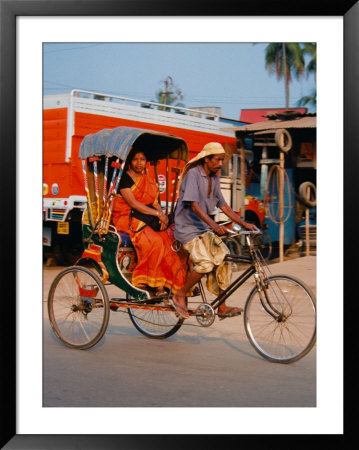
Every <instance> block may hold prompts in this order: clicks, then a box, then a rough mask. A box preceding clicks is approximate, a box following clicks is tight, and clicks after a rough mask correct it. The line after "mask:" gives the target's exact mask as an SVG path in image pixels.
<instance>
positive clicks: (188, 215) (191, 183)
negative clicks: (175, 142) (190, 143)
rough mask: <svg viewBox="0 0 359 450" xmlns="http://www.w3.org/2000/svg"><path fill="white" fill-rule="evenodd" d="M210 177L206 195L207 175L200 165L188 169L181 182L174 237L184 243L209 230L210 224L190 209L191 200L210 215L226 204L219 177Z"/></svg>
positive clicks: (214, 175)
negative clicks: (210, 184)
mask: <svg viewBox="0 0 359 450" xmlns="http://www.w3.org/2000/svg"><path fill="white" fill-rule="evenodd" d="M210 176H211V178H212V189H211V192H210V195H208V182H209V180H208V176H207V175H206V172H205V171H204V169H203V166H202V165H199V166H196V167H193V168H192V169H190V170H189V171H188V172H187V174H186V176H185V177H184V179H183V181H182V183H181V189H180V194H179V198H178V202H177V207H176V213H175V238H176V239H177V240H178V241H179V242H181V243H182V244H186V243H187V242H189V241H191V240H192V239H194V238H195V237H197V236H199V235H201V234H203V233H204V232H205V231H208V230H211V228H210V226H209V225H207V224H206V223H205V222H203V220H201V219H200V218H199V217H198V216H197V214H195V213H194V212H193V211H192V209H191V202H197V203H198V204H199V206H200V207H201V208H202V209H203V211H204V212H205V213H206V214H208V215H212V214H214V212H215V208H216V207H218V208H220V207H221V206H224V205H226V204H227V202H226V201H225V199H224V198H223V195H222V192H221V187H220V182H219V178H218V176H217V175H216V174H211V175H210Z"/></svg>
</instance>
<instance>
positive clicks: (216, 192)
mask: <svg viewBox="0 0 359 450" xmlns="http://www.w3.org/2000/svg"><path fill="white" fill-rule="evenodd" d="M225 157H226V152H225V150H224V148H223V147H222V145H221V144H219V143H218V142H210V143H208V144H206V145H205V146H204V147H203V150H202V151H201V152H200V153H199V154H198V155H197V156H196V157H195V158H193V159H191V160H190V161H189V162H188V163H187V164H186V166H185V167H184V170H183V174H182V179H181V187H180V194H179V199H178V202H177V208H176V213H175V238H176V239H177V240H178V241H179V242H180V243H181V244H182V245H183V248H184V249H185V250H187V251H188V252H189V254H190V258H191V261H192V263H193V271H192V272H191V274H190V275H189V276H188V278H187V280H186V282H185V284H184V286H183V287H182V289H180V290H179V291H178V292H177V293H176V295H174V296H173V303H174V307H175V308H176V311H177V312H178V314H179V315H180V316H182V317H184V318H188V317H189V313H188V310H187V307H186V301H185V296H186V293H187V292H189V291H190V290H191V288H192V287H193V286H194V285H195V284H196V283H198V281H199V280H200V279H201V278H202V277H203V275H205V274H206V275H207V288H208V290H209V291H210V292H212V293H213V294H215V295H218V294H219V293H220V292H221V291H223V290H225V289H226V288H227V287H228V286H229V284H230V280H231V266H230V264H228V263H227V262H225V261H224V258H225V255H226V254H227V253H229V250H228V248H227V246H226V245H225V244H224V243H223V241H222V239H221V238H219V237H218V236H217V235H218V234H219V235H223V234H225V233H226V232H227V229H226V227H225V226H223V225H220V224H218V223H217V222H215V221H214V220H213V219H212V218H211V216H212V215H213V214H214V209H215V208H216V207H218V208H219V209H221V211H222V212H223V213H224V214H225V215H226V216H227V217H228V218H229V219H231V220H232V221H233V222H236V223H238V224H239V225H241V226H242V227H244V228H247V229H249V230H254V229H255V225H253V224H249V223H247V222H244V221H243V220H242V219H241V218H240V217H239V216H238V214H236V213H235V212H234V211H233V210H232V209H231V208H230V207H229V206H228V204H227V203H226V201H225V200H224V198H223V195H222V192H221V189H220V181H219V178H218V176H217V172H218V170H219V169H220V168H221V167H222V165H223V161H224V159H225ZM215 233H216V234H215ZM242 311H243V310H242V308H237V307H233V306H228V305H226V304H225V302H224V303H222V305H221V306H220V307H219V308H218V316H219V317H220V318H221V319H224V318H227V317H234V316H237V315H238V314H241V312H242Z"/></svg>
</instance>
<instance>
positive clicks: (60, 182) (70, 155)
mask: <svg viewBox="0 0 359 450" xmlns="http://www.w3.org/2000/svg"><path fill="white" fill-rule="evenodd" d="M231 123H233V121H231ZM238 123H239V122H237V125H238ZM119 126H129V127H134V128H142V129H149V130H153V131H160V132H165V133H169V134H173V135H176V136H179V137H181V138H183V139H184V140H185V141H186V143H187V145H188V148H189V157H190V158H192V157H194V156H195V155H196V154H197V153H198V152H200V151H201V150H202V148H203V146H204V145H205V144H206V143H208V142H213V141H216V142H220V143H221V144H222V145H223V147H224V148H225V149H226V151H227V152H228V153H230V154H232V155H233V156H232V158H231V159H230V161H229V163H228V164H227V165H226V166H225V167H224V168H223V171H222V173H221V176H220V178H221V187H222V192H223V193H224V196H225V198H226V200H227V202H228V203H229V204H230V205H231V206H232V208H233V209H235V210H236V211H238V210H239V205H240V195H241V189H242V184H241V181H240V178H239V176H238V173H240V171H239V169H238V167H239V159H238V155H237V154H236V149H237V141H236V136H235V132H234V131H233V130H232V129H231V126H229V124H228V122H227V123H226V121H225V120H223V119H222V118H221V116H220V113H219V112H218V111H217V110H216V108H198V109H196V110H194V109H188V108H183V107H173V106H164V105H161V104H157V103H154V102H147V101H143V100H135V99H129V98H126V97H119V96H113V95H107V94H99V93H94V92H89V91H83V90H73V91H71V92H70V93H68V94H59V95H45V96H44V99H43V246H44V257H45V258H49V257H53V258H54V259H55V261H56V262H57V264H60V265H68V264H72V263H73V262H74V261H75V260H76V259H77V257H78V256H79V255H80V254H81V252H82V236H81V219H82V214H83V212H84V209H85V207H86V194H85V189H84V183H83V172H82V167H81V160H80V159H79V157H78V151H79V147H80V144H81V141H82V140H83V138H84V137H85V136H86V135H88V134H90V133H96V132H97V131H100V130H102V129H104V128H116V127H119ZM157 170H158V180H159V190H160V192H164V191H165V189H164V188H165V187H166V185H168V183H172V184H173V183H174V177H175V174H174V171H170V173H168V172H167V173H165V169H164V166H163V167H161V166H159V167H158V169H157ZM166 191H167V192H168V189H166ZM163 195H164V194H163ZM161 200H163V201H165V199H164V198H163V197H161ZM245 204H246V205H245V210H246V213H245V215H246V217H247V219H249V220H251V221H254V222H256V223H257V225H258V226H260V225H261V223H262V221H263V219H264V208H263V204H262V202H260V201H258V200H257V199H255V198H252V197H248V198H246V200H245ZM217 219H218V220H221V219H222V217H221V214H219V213H218V215H217ZM223 219H224V217H223Z"/></svg>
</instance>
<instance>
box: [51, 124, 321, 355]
mask: <svg viewBox="0 0 359 450" xmlns="http://www.w3.org/2000/svg"><path fill="white" fill-rule="evenodd" d="M135 148H141V150H143V151H144V152H145V154H146V157H147V161H148V164H149V168H151V167H152V170H153V172H154V176H155V177H156V178H157V180H158V168H160V169H161V170H164V171H165V173H166V184H165V186H164V183H162V184H161V183H160V182H159V185H160V187H161V188H160V189H159V195H160V199H161V206H162V207H163V209H165V211H166V213H167V214H169V215H170V216H171V215H173V212H174V209H175V204H176V199H177V190H178V184H179V175H180V171H181V169H182V168H183V166H184V164H185V162H186V161H187V160H188V148H187V145H186V143H185V141H184V140H183V139H181V138H179V137H177V136H173V135H169V134H165V133H160V132H153V131H150V130H142V129H135V128H127V127H119V128H115V129H105V130H102V131H99V132H98V133H95V134H91V135H88V136H86V137H85V138H84V139H83V141H82V143H81V146H80V151H79V157H80V158H81V159H82V165H83V175H84V183H85V190H86V193H87V199H88V207H87V209H86V211H85V212H84V215H83V221H82V222H83V242H84V251H83V254H82V256H81V257H80V259H79V260H78V261H77V262H76V264H75V265H74V266H71V267H68V268H65V269H63V270H62V271H61V272H60V273H59V274H58V275H57V276H56V278H55V279H54V281H53V283H52V285H51V287H50V290H49V296H48V313H49V320H50V324H51V327H52V330H53V332H54V333H55V335H56V336H57V338H58V339H59V340H60V341H62V342H63V343H64V344H65V345H67V346H69V347H71V348H77V349H88V348H90V347H93V346H94V345H96V344H97V343H98V342H99V341H100V340H101V339H102V337H103V336H104V334H105V332H106V329H107V326H108V322H109V316H110V311H112V312H115V311H116V312H119V311H122V312H126V313H128V314H129V317H130V319H131V321H132V323H133V325H134V326H135V327H136V329H137V330H138V331H139V332H140V333H142V334H143V335H145V336H146V337H149V338H153V339H163V338H167V337H169V336H172V335H173V334H174V333H176V332H177V331H178V330H179V329H180V328H181V326H182V325H186V323H187V322H186V321H185V319H183V318H182V317H180V316H178V315H177V313H176V311H175V309H174V307H173V305H172V300H171V291H170V292H169V293H168V295H165V296H163V295H161V296H156V295H152V294H150V293H149V292H148V291H146V290H143V289H139V288H137V287H135V286H134V285H133V284H132V283H131V272H132V270H133V267H134V266H135V264H136V252H135V250H134V248H133V246H132V243H131V240H130V238H129V236H128V235H126V234H124V233H119V232H117V230H116V228H115V227H114V226H113V225H111V211H112V206H113V199H114V195H115V193H116V192H117V188H118V184H119V181H120V179H121V175H122V171H123V168H124V166H125V163H126V158H127V156H128V154H129V152H130V150H131V149H135ZM164 187H165V188H166V190H165V191H164V192H161V191H163V188H164ZM170 197H171V198H170ZM258 232H259V230H258ZM228 233H229V234H230V235H232V236H238V235H241V234H242V235H244V238H245V239H246V242H247V245H248V248H249V256H243V255H238V254H228V255H227V256H226V259H227V260H228V261H232V262H233V263H237V264H238V263H244V264H247V265H248V266H249V267H248V268H247V269H246V270H244V271H243V272H242V273H240V275H239V276H238V277H237V278H236V279H235V280H234V281H233V282H232V284H231V285H230V286H229V287H228V288H227V290H226V291H224V292H223V293H221V294H220V295H219V296H217V297H216V298H215V299H214V300H213V301H210V302H208V301H207V299H206V292H205V289H204V287H203V285H202V284H201V282H200V283H199V284H198V287H197V288H196V289H195V292H194V294H193V295H195V296H197V297H199V298H200V300H199V301H198V302H197V303H196V306H195V307H190V306H189V307H188V310H189V312H190V317H194V318H195V320H196V323H197V326H200V327H208V326H210V325H212V324H213V323H214V321H215V318H216V315H217V313H216V311H217V309H218V307H219V306H220V304H221V303H222V302H224V301H225V300H226V299H227V298H228V297H229V296H230V295H232V294H233V293H234V292H235V291H236V290H237V289H238V288H239V287H240V286H241V285H242V284H243V283H245V282H246V281H247V280H248V279H249V278H251V277H252V276H254V280H255V285H254V287H253V289H252V290H251V292H250V294H249V296H248V298H247V301H246V304H245V307H244V326H245V331H246V334H247V337H248V339H249V341H250V342H251V344H252V345H253V347H254V348H255V350H256V351H257V352H258V353H259V354H260V355H261V356H263V357H264V358H266V359H267V360H269V361H273V362H279V363H289V362H294V361H297V360H298V359H300V358H302V357H303V356H304V355H306V354H307V353H308V352H309V351H310V350H311V349H312V347H313V346H314V344H315V340H316V301H315V297H314V294H313V293H312V291H311V290H310V288H309V287H308V286H306V285H305V284H304V283H303V282H302V281H300V280H298V279H296V278H294V277H292V276H287V275H271V274H270V271H269V268H268V266H267V265H266V263H265V261H264V258H263V257H262V256H261V255H260V249H259V248H258V247H256V246H255V245H254V243H253V241H254V237H255V236H256V232H249V231H246V230H241V229H240V227H239V226H237V225H234V226H233V227H232V229H230V228H229V231H228ZM173 250H174V251H180V252H181V251H183V250H181V249H180V246H177V243H176V242H175V241H173ZM182 256H183V258H184V260H185V261H186V264H187V265H188V268H189V267H190V260H189V257H188V255H187V257H186V255H182ZM108 285H113V286H115V287H116V288H118V291H119V293H120V294H122V297H120V296H119V297H111V298H109V295H108V292H107V290H108V289H107V286H108ZM191 299H193V298H192V297H191ZM188 320H189V319H187V321H188Z"/></svg>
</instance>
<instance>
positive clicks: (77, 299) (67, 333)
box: [48, 266, 110, 349]
mask: <svg viewBox="0 0 359 450" xmlns="http://www.w3.org/2000/svg"><path fill="white" fill-rule="evenodd" d="M48 314H49V320H50V324H51V327H52V330H53V332H54V333H55V335H56V336H57V338H58V339H59V340H60V341H61V342H63V343H64V344H65V345H67V346H68V347H71V348H77V349H87V348H90V347H93V346H94V345H96V344H97V343H98V342H99V341H100V340H101V339H102V337H103V335H104V334H105V332H106V329H107V325H108V321H109V317H110V308H109V299H108V294H107V291H106V289H105V287H104V285H103V284H102V282H101V280H100V278H99V277H98V276H97V275H96V274H95V273H94V272H93V271H91V270H89V269H87V268H85V267H80V266H72V267H68V268H67V269H64V270H63V271H61V272H60V273H59V274H58V275H57V276H56V278H55V279H54V281H53V283H52V285H51V287H50V291H49V297H48Z"/></svg>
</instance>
